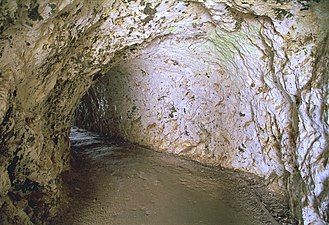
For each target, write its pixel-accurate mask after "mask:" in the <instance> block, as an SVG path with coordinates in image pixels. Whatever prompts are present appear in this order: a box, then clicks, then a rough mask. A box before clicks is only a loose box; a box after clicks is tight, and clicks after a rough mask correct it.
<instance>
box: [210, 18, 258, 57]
mask: <svg viewBox="0 0 329 225" xmlns="http://www.w3.org/2000/svg"><path fill="white" fill-rule="evenodd" d="M259 29H260V26H259V24H252V25H250V26H249V29H248V32H246V31H244V30H242V29H241V30H239V31H237V32H232V33H228V32H225V31H222V30H217V31H215V32H213V33H211V34H210V36H209V37H208V38H209V40H210V42H211V46H210V47H212V49H215V51H216V52H217V54H218V57H219V59H220V60H221V61H224V62H233V61H234V59H235V57H236V56H237V55H238V54H239V53H243V54H252V53H254V52H256V51H257V48H256V47H255V46H254V44H253V43H252V42H251V41H250V39H251V40H252V39H253V37H256V36H258V32H259Z"/></svg>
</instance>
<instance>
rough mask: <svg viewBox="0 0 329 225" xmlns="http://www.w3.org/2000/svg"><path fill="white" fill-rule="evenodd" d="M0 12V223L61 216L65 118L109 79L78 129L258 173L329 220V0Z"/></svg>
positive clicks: (35, 5) (40, 5) (309, 215)
mask: <svg viewBox="0 0 329 225" xmlns="http://www.w3.org/2000/svg"><path fill="white" fill-rule="evenodd" d="M0 7H1V9H0V12H1V15H0V32H1V39H0V56H1V58H0V72H1V73H0V212H1V213H0V215H1V216H0V220H1V221H5V223H12V224H29V223H31V222H33V223H37V224H38V223H42V222H43V221H46V220H47V218H50V217H51V216H52V215H54V214H55V213H56V209H57V206H58V204H59V202H60V200H61V199H62V198H61V193H62V191H61V188H60V187H61V185H60V179H59V174H60V173H61V172H63V171H64V170H65V169H67V168H68V161H69V153H70V152H69V140H68V135H69V130H70V125H71V116H72V114H73V112H74V110H75V108H76V106H77V104H78V102H79V100H80V98H81V96H83V95H84V93H86V92H87V90H88V88H89V87H90V85H92V84H93V83H95V82H96V81H97V80H99V79H102V80H101V83H100V84H99V85H96V86H94V87H93V88H92V89H91V90H90V91H89V92H88V95H87V96H89V97H85V102H86V104H85V107H83V106H82V107H81V108H80V109H81V112H83V110H89V111H92V112H93V114H91V115H89V117H88V120H82V119H83V116H82V117H81V116H80V118H81V119H80V121H84V122H82V125H85V126H89V127H91V128H93V129H95V130H100V131H104V132H107V131H110V132H115V133H116V134H119V135H123V136H125V137H126V138H128V137H130V139H131V140H132V141H135V142H138V143H141V144H145V145H149V146H151V147H153V148H155V149H159V150H163V151H172V152H175V153H180V154H185V155H189V156H191V157H193V158H195V159H198V160H201V161H203V162H206V163H212V164H218V165H222V166H226V167H232V168H237V169H242V170H246V171H250V172H253V173H256V174H258V175H261V176H264V177H266V178H267V179H268V180H269V183H270V184H271V187H278V186H281V187H284V189H286V190H287V191H288V193H289V196H290V199H291V206H292V208H293V210H294V213H295V215H296V216H297V217H298V219H299V220H300V223H302V222H303V221H304V223H305V224H311V223H314V224H317V223H318V224H321V223H322V224H324V223H325V221H327V222H328V201H329V199H328V198H329V196H328V186H329V185H328V176H329V174H328V173H329V172H328V107H327V105H328V54H329V53H328V52H329V50H328V27H327V26H328V25H327V24H328V23H327V21H328V13H327V12H328V2H327V1H325V0H323V1H312V2H306V1H299V0H296V1H270V0H268V1H261V0H258V1H252V2H251V1H250V2H249V1H248V2H247V1H240V0H236V1H234V0H226V1H224V0H223V1H211V0H207V1H200V2H199V1H148V2H146V1H102V3H100V2H99V1H89V2H82V1H73V0H71V1H70V0H68V1H52V2H47V1H32V0H31V1H24V2H21V1H17V2H16V1H3V2H2V3H1V4H0ZM133 49H135V50H133ZM101 77H104V78H101ZM115 77H117V78H115ZM161 82H162V83H161ZM113 84H116V86H114V85H113ZM127 84H131V85H130V86H131V87H129V85H127ZM180 85H181V86H180ZM161 88H162V89H161ZM106 90H110V91H113V92H111V93H106ZM124 95H128V96H124ZM88 98H89V100H88ZM86 99H87V100H86ZM120 99H122V101H120ZM133 100H135V102H133ZM88 101H94V102H93V103H89V102H88ZM106 103H109V105H107V104H106ZM130 103H134V104H130ZM158 103H161V104H158ZM114 106H116V107H114ZM134 106H135V107H134ZM154 106H155V108H154ZM152 107H153V109H151V108H152ZM184 109H185V111H184ZM92 115H94V116H92ZM112 119H114V120H112ZM99 122H101V123H99ZM105 125H106V126H105ZM112 127H114V128H115V129H112ZM178 137H179V138H178ZM277 184H279V185H277Z"/></svg>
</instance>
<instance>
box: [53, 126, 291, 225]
mask: <svg viewBox="0 0 329 225" xmlns="http://www.w3.org/2000/svg"><path fill="white" fill-rule="evenodd" d="M71 143H72V152H73V156H74V161H73V164H72V165H73V166H72V170H71V171H70V172H67V173H66V174H64V175H63V179H64V186H65V189H66V192H67V195H68V200H67V201H66V204H64V205H63V206H62V210H61V213H60V214H59V216H58V217H57V218H56V220H55V221H53V224H63V225H65V224H67V225H87V224H88V225H103V224H104V225H105V224H106V225H263V224H264V225H265V224H266V225H268V224H273V225H278V224H292V223H291V221H290V220H289V219H288V214H289V211H288V209H287V205H286V202H285V201H284V199H283V198H281V197H280V196H278V195H276V194H275V193H273V192H270V191H268V189H266V187H265V184H264V181H262V180H261V179H256V178H255V177H251V175H249V174H245V173H241V172H237V171H233V170H227V169H219V168H213V167H208V166H204V165H201V164H199V163H196V162H194V161H190V160H188V159H185V158H182V157H177V156H174V155H171V154H166V153H159V152H155V151H152V150H149V149H146V148H143V147H140V146H137V145H134V144H131V143H127V142H124V141H121V140H109V139H106V138H103V137H100V136H98V135H96V134H94V133H91V132H87V131H84V130H81V129H77V128H74V129H72V133H71Z"/></svg>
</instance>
